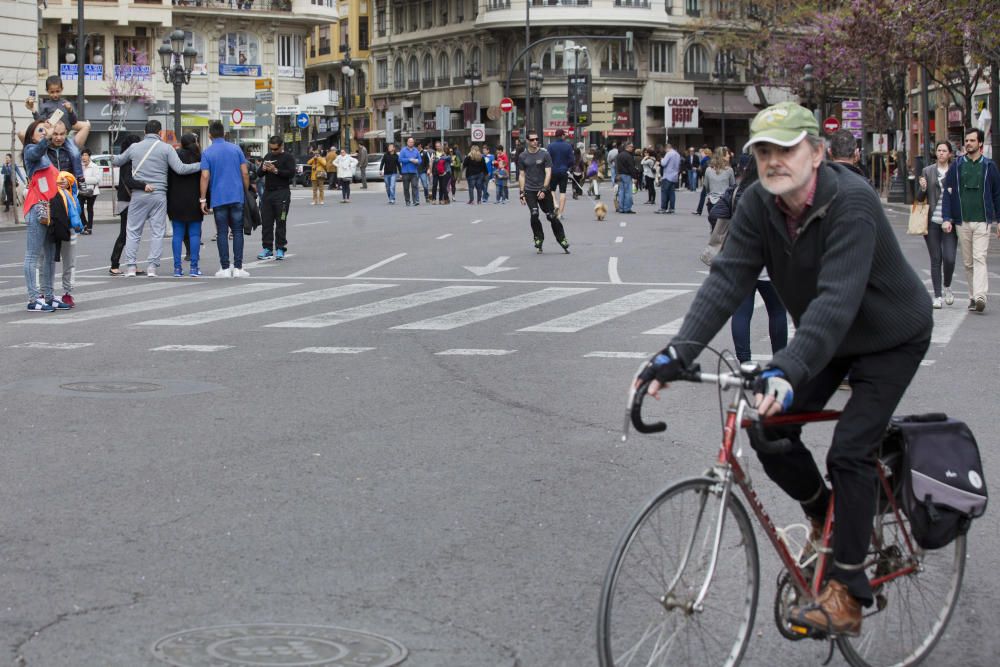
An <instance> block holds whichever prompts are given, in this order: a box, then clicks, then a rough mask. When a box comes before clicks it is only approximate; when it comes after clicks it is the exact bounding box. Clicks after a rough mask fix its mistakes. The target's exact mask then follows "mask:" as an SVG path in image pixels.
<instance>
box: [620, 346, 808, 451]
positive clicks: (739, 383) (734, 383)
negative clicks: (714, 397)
mask: <svg viewBox="0 0 1000 667" xmlns="http://www.w3.org/2000/svg"><path fill="white" fill-rule="evenodd" d="M755 376H756V373H755V372H748V371H743V370H740V371H737V372H735V373H721V374H716V373H703V372H701V367H700V366H699V365H698V364H693V365H692V366H691V368H690V369H689V370H686V371H684V373H683V374H682V375H681V378H680V379H681V380H682V381H684V382H709V383H712V384H717V385H719V386H720V387H722V388H723V389H732V388H739V389H747V390H749V389H751V388H752V387H753V382H754V379H755ZM652 382H653V381H652V380H646V381H645V382H643V383H641V384H640V385H639V386H638V387H636V386H635V382H634V381H633V389H632V391H631V393H630V394H629V407H628V411H627V412H626V414H625V433H624V435H623V436H622V440H623V441H624V440H627V439H628V425H629V422H631V424H632V426H633V427H634V428H635V430H636V431H638V432H639V433H643V434H646V435H649V434H652V433H662V432H663V431H666V430H667V424H666V422H662V421H657V422H652V423H647V422H644V421H643V420H642V403H643V401H644V400H645V399H646V396H647V392H648V390H649V385H650V384H652ZM744 418H746V419H748V420H750V421H751V422H752V423H751V426H750V443H751V446H752V447H753V448H754V449H755V450H756V451H757V452H758V453H761V454H767V455H779V454H785V453H787V452H789V451H791V450H792V448H793V446H794V444H793V442H792V441H791V440H790V439H788V438H778V439H776V440H769V439H768V438H767V436H766V434H765V433H764V426H765V422H762V421H761V419H760V418H759V417H758V415H757V413H756V411H754V410H747V411H746V412H744Z"/></svg>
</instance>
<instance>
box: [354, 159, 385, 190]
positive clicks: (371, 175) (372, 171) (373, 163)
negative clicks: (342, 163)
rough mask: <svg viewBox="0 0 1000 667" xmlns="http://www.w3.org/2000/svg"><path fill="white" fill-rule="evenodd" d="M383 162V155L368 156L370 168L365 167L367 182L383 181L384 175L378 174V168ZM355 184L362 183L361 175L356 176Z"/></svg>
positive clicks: (356, 174)
mask: <svg viewBox="0 0 1000 667" xmlns="http://www.w3.org/2000/svg"><path fill="white" fill-rule="evenodd" d="M381 162H382V153H369V154H368V166H367V167H365V180H366V181H381V180H382V175H381V174H380V173H379V172H378V166H379V164H381ZM354 182H355V183H360V182H361V174H358V173H355V174H354Z"/></svg>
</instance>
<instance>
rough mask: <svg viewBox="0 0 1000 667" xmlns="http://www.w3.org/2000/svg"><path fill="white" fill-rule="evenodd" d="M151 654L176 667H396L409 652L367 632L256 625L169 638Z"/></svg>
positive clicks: (186, 632)
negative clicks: (394, 666)
mask: <svg viewBox="0 0 1000 667" xmlns="http://www.w3.org/2000/svg"><path fill="white" fill-rule="evenodd" d="M153 656H154V657H156V658H157V659H158V660H162V661H163V662H165V663H167V664H170V665H176V666H177V667H362V666H364V667H392V666H393V665H398V664H400V663H402V662H403V661H404V660H406V649H405V648H404V647H403V646H402V645H401V644H399V643H397V642H395V641H393V640H391V639H387V638H386V637H380V636H379V635H373V634H371V633H369V632H359V631H357V630H347V629H345V628H337V627H332V626H326V625H289V624H284V623H258V624H254V625H219V626H214V627H209V628H196V629H194V630H184V631H183V632H178V633H175V634H172V635H168V636H166V637H164V638H163V639H160V640H158V641H157V642H156V643H155V644H153Z"/></svg>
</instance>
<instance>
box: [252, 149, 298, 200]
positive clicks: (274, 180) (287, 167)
mask: <svg viewBox="0 0 1000 667" xmlns="http://www.w3.org/2000/svg"><path fill="white" fill-rule="evenodd" d="M270 160H274V166H275V167H277V168H278V173H276V174H272V173H271V172H268V171H264V162H268V161H270ZM257 175H258V176H263V177H264V191H265V192H276V191H279V190H290V189H291V182H292V179H293V178H295V158H294V157H292V155H291V153H286V152H284V151H282V152H281V153H268V154H267V155H265V156H264V160H263V161H262V162H261V163H260V167H258V169H257ZM260 186H261V183H260V181H258V182H257V188H258V189H260Z"/></svg>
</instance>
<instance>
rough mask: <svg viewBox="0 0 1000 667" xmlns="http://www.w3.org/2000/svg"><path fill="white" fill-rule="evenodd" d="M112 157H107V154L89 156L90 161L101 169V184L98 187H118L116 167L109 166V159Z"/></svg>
mask: <svg viewBox="0 0 1000 667" xmlns="http://www.w3.org/2000/svg"><path fill="white" fill-rule="evenodd" d="M113 157H114V156H113V155H108V154H107V153H102V154H100V155H91V156H90V161H91V162H93V163H94V164H96V165H97V166H98V167H100V168H101V182H100V184H99V185H100V187H102V188H113V187H115V186H116V185H118V167H112V166H111V158H113Z"/></svg>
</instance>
